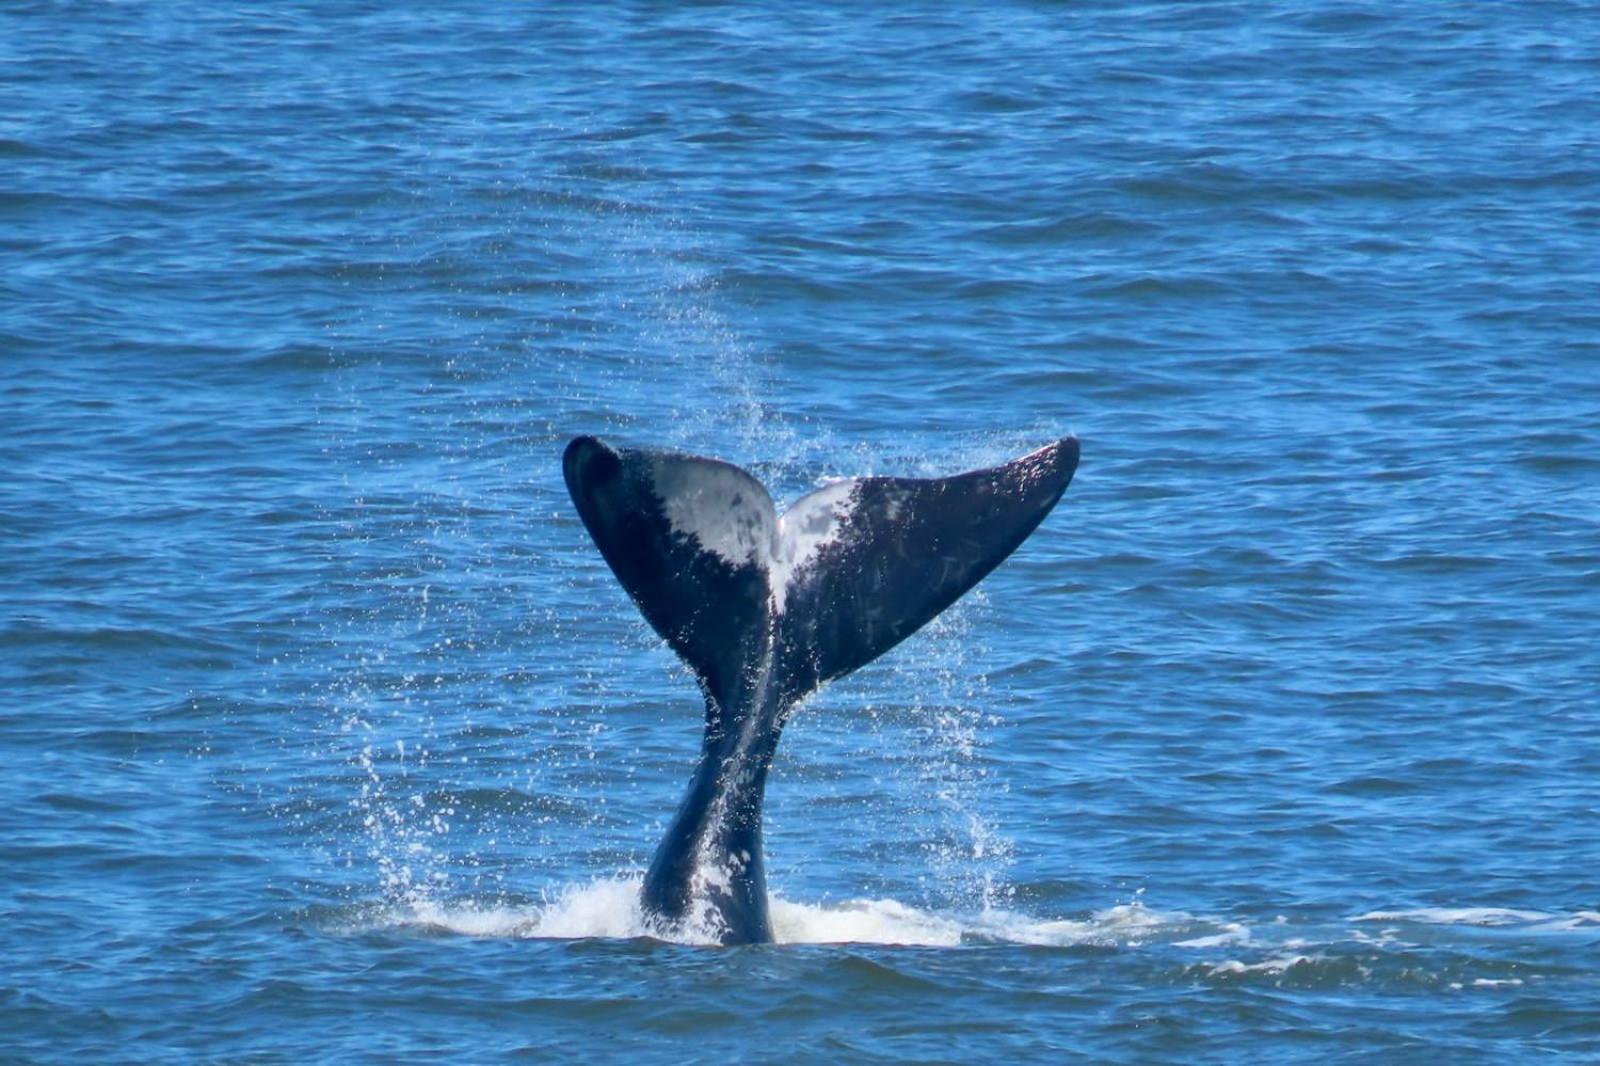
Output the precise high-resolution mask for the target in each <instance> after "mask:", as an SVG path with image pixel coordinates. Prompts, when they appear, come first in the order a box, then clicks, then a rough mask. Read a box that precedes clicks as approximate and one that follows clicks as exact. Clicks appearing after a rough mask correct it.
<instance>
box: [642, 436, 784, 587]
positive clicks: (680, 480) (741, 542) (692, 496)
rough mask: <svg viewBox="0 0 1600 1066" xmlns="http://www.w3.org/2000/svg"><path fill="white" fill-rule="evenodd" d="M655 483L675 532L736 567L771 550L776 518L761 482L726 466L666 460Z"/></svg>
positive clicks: (657, 466)
mask: <svg viewBox="0 0 1600 1066" xmlns="http://www.w3.org/2000/svg"><path fill="white" fill-rule="evenodd" d="M650 473H651V479H652V481H653V482H654V484H655V493H656V496H657V498H658V499H660V501H661V507H662V511H663V512H664V513H665V514H666V516H667V522H668V523H669V524H670V525H671V526H672V532H673V533H675V534H677V535H678V536H680V537H684V538H690V539H693V540H694V541H695V542H696V543H697V544H699V546H700V548H701V550H703V551H708V552H711V553H712V554H713V555H716V556H717V557H718V558H720V559H722V560H723V561H724V562H727V563H729V564H730V565H733V566H748V565H750V564H751V563H752V562H760V561H762V560H763V559H765V557H766V556H767V555H768V554H769V553H770V552H771V550H772V548H771V546H772V543H773V537H774V535H775V532H776V526H777V518H776V516H775V514H774V512H773V508H772V497H771V496H768V495H767V490H766V489H765V488H763V487H762V486H761V482H759V481H757V480H756V479H755V478H753V477H751V476H750V475H749V474H747V473H745V472H744V471H743V470H740V469H739V468H738V467H736V466H730V465H728V464H727V463H718V462H712V461H710V460H706V459H681V458H678V457H676V456H665V457H659V458H657V459H655V460H654V461H653V462H652V464H651V471H650Z"/></svg>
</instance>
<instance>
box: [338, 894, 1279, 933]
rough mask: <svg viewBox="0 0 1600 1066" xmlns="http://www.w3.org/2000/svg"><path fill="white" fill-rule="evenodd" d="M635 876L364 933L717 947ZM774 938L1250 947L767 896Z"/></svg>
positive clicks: (415, 917) (427, 906)
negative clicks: (657, 911)
mask: <svg viewBox="0 0 1600 1066" xmlns="http://www.w3.org/2000/svg"><path fill="white" fill-rule="evenodd" d="M639 887H640V880H639V878H637V877H610V878H599V879H596V880H594V881H591V882H589V883H587V884H572V885H566V886H564V887H562V888H560V889H559V890H556V891H554V892H552V893H551V894H550V895H549V896H548V898H547V899H545V900H544V901H542V902H539V903H530V904H501V903H491V904H483V903H476V902H473V901H470V900H469V901H452V902H445V901H440V900H436V899H432V898H429V897H426V896H423V895H415V896H411V897H408V898H405V899H403V900H399V901H396V902H394V903H391V904H389V905H388V906H385V907H382V908H380V909H378V910H376V911H372V910H367V911H365V912H363V916H362V918H361V919H360V920H358V921H356V922H354V923H352V925H353V926H356V927H359V928H360V929H362V930H370V929H373V928H420V929H427V930H431V931H438V932H443V933H452V934H456V935H459V936H478V937H516V938H527V939H551V940H578V939H590V938H609V939H633V938H638V937H650V938H654V939H657V940H665V941H670V942H673V943H679V944H689V945H703V946H709V945H715V944H717V943H718V938H717V935H716V929H715V926H714V925H713V924H712V923H711V922H709V921H704V920H699V921H697V920H690V921H688V922H684V923H681V924H675V925H671V926H665V925H663V924H662V923H660V922H659V921H657V920H655V919H653V918H651V917H650V916H649V915H647V914H646V913H645V912H644V910H643V909H642V908H641V907H640V905H639ZM771 906H772V927H773V939H774V940H775V941H776V942H777V943H779V944H880V945H886V946H904V947H957V946H960V945H962V944H983V943H989V944H1025V945H1037V946H1048V947H1077V946H1092V947H1132V946H1139V945H1142V944H1149V943H1166V944H1173V945H1176V946H1180V947H1182V946H1191V947H1192V946H1202V945H1206V946H1209V945H1215V944H1223V943H1232V944H1238V943H1246V942H1248V941H1249V938H1250V933H1249V930H1248V929H1246V928H1245V927H1243V926H1241V925H1239V924H1237V923H1232V922H1224V921H1215V920H1209V919H1204V918H1197V917H1195V916H1194V915H1191V914H1187V913H1184V912H1182V911H1170V912H1163V911H1157V910H1154V909H1152V908H1150V907H1147V906H1145V905H1144V904H1143V903H1142V902H1140V901H1137V900H1136V901H1134V902H1132V903H1122V904H1117V905H1115V906H1112V907H1108V908H1106V909H1104V910H1100V911H1096V912H1094V913H1093V914H1091V915H1089V916H1088V917H1087V918H1083V919H1056V920H1043V921H1041V920H1039V919H1037V918H1033V917H1030V916H1028V915H1024V914H1020V913H1018V912H1015V911H1009V910H994V909H989V910H983V911H980V912H977V913H974V914H953V913H937V912H934V911H930V910H924V909H921V908H918V907H914V906H911V905H910V904H906V903H902V902H900V901H898V900H894V899H851V900H845V901H842V902H839V903H800V902H796V901H794V900H788V899H784V898H783V897H781V896H775V897H773V899H772V903H771Z"/></svg>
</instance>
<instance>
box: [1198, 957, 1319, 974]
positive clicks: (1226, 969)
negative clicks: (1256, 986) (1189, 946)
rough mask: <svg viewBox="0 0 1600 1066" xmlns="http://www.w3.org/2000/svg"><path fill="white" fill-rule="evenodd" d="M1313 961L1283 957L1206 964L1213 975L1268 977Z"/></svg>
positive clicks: (1230, 960) (1308, 958)
mask: <svg viewBox="0 0 1600 1066" xmlns="http://www.w3.org/2000/svg"><path fill="white" fill-rule="evenodd" d="M1312 961H1313V959H1312V957H1311V956H1310V955H1283V956H1280V957H1279V958H1276V959H1266V960H1264V961H1262V962H1240V961H1239V960H1238V959H1226V960H1224V961H1222V962H1216V963H1207V964H1206V967H1207V969H1208V970H1209V971H1210V972H1211V973H1213V974H1223V973H1225V974H1240V975H1242V974H1251V973H1260V974H1268V975H1270V976H1274V977H1275V976H1279V975H1281V974H1285V973H1288V972H1289V971H1290V970H1291V969H1293V968H1294V967H1296V966H1303V965H1306V964H1308V963H1310V962H1312Z"/></svg>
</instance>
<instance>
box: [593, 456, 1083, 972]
mask: <svg viewBox="0 0 1600 1066" xmlns="http://www.w3.org/2000/svg"><path fill="white" fill-rule="evenodd" d="M1077 464H1078V442H1077V441H1076V440H1075V439H1073V438H1071V437H1067V438H1064V439H1062V440H1059V441H1056V442H1055V443H1053V444H1049V445H1047V446H1045V447H1043V448H1040V449H1039V450H1038V451H1036V452H1033V453H1031V454H1029V455H1025V456H1023V457H1022V458H1020V459H1017V460H1014V461H1012V462H1010V463H1007V464H1005V465H1003V466H997V467H993V468H991V469H986V470H975V471H971V472H969V473H965V474H958V475H956V476H954V477H945V478H888V477H868V478H857V479H852V480H847V481H839V482H835V483H833V484H830V485H826V486H824V487H823V488H820V489H818V490H816V491H815V492H812V493H810V494H809V495H807V496H804V497H802V498H801V499H799V500H797V501H796V502H795V503H794V504H793V505H791V506H790V507H789V509H788V510H787V511H785V512H783V513H782V514H779V513H778V511H777V508H776V507H775V506H774V505H773V502H772V497H771V496H770V495H768V493H767V490H766V489H765V488H764V487H762V485H761V483H760V482H759V481H757V480H756V479H755V478H753V477H751V476H750V475H749V474H748V473H746V472H745V471H743V470H741V469H739V468H738V467H736V466H732V465H730V464H728V463H724V462H720V461H718V460H715V459H705V458H701V457H699V456H691V455H680V454H676V453H670V452H656V451H643V450H635V449H619V448H612V447H611V446H609V445H607V444H604V443H602V442H601V441H599V440H596V439H595V438H593V437H579V438H577V439H575V440H574V441H572V443H571V444H569V445H568V446H567V451H566V455H565V458H564V461H563V466H564V473H565V475H566V481H567V488H568V490H569V491H570V492H571V494H572V499H573V502H574V503H575V504H576V505H577V508H578V514H579V516H580V517H581V518H582V519H583V524H584V526H585V527H586V528H587V529H588V530H589V534H590V535H591V536H592V537H593V538H594V542H595V544H596V545H597V546H598V547H599V548H600V553H601V554H602V555H603V556H604V557H605V560H606V562H607V563H609V564H610V566H611V569H612V571H613V572H614V573H615V574H616V576H617V579H618V580H619V581H620V582H621V583H622V587H623V588H624V589H626V590H627V592H628V595H629V596H631V597H632V598H633V601H634V603H635V604H637V605H638V607H639V610H640V611H641V612H642V613H643V614H644V617H645V619H646V620H648V621H649V623H650V625H651V626H652V627H654V629H655V631H656V632H657V633H659V634H660V635H661V636H662V638H663V639H665V640H666V642H667V643H668V644H669V645H670V646H671V647H672V649H673V650H674V651H676V652H677V653H678V655H679V656H680V657H681V658H682V659H683V661H684V662H685V663H687V664H688V665H689V667H690V668H691V669H692V670H693V671H694V673H695V676H696V678H697V679H698V680H699V683H700V687H701V690H702V692H703V693H704V695H705V702H706V728H705V734H704V739H703V741H702V745H701V756H700V761H699V763H698V764H697V765H696V768H695V773H694V776H693V779H692V780H691V782H690V786H689V791H688V794H687V795H686V796H685V798H684V801H683V804H682V805H681V806H680V808H679V810H678V813H677V815H676V817H675V818H674V820H673V822H672V824H671V825H670V826H669V828H668V830H667V834H666V837H665V838H664V839H663V841H662V842H661V845H660V847H658V848H657V850H656V854H655V857H654V859H653V860H652V861H651V865H650V869H649V871H648V872H647V873H646V875H645V883H644V901H645V905H646V907H647V909H648V910H650V911H651V912H652V913H654V914H656V915H658V916H661V917H664V918H667V919H669V920H674V921H676V920H680V919H683V918H684V917H686V916H687V914H688V913H689V909H690V907H691V904H692V903H693V902H694V900H695V899H696V898H699V899H703V900H705V901H706V902H708V903H709V904H710V906H711V908H712V910H713V911H714V913H715V916H716V918H717V920H718V923H719V925H720V928H721V934H720V935H721V938H722V939H723V941H724V942H725V943H732V942H744V941H754V940H768V939H771V927H770V922H769V919H768V914H767V898H766V876H765V873H764V871H763V865H762V852H761V803H762V794H763V791H764V789H765V783H766V773H767V768H768V766H769V765H770V763H771V760H772V754H773V752H774V750H775V749H776V746H777V741H778V735H779V733H780V732H781V731H782V728H783V724H784V721H785V719H786V717H787V714H788V711H789V709H790V708H791V707H792V706H793V705H794V704H795V703H796V702H797V701H799V700H800V699H802V698H804V697H805V696H806V695H807V694H808V693H810V692H812V691H813V690H815V689H816V688H817V687H818V686H819V685H821V684H823V683H824V682H827V681H829V680H831V679H833V678H836V677H840V676H842V675H844V674H847V673H849V672H850V671H852V670H854V669H856V668H857V667H860V666H863V665H865V664H866V663H869V662H871V661H872V660H873V659H875V658H877V657H878V656H879V655H882V654H883V653H884V652H886V651H888V650H889V649H890V648H892V647H894V646H895V645H896V644H898V643H900V641H902V640H904V639H905V638H906V637H908V636H910V635H911V634H912V633H915V632H916V631H917V630H918V629H920V628H921V627H922V626H923V625H924V624H925V623H927V622H928V621H929V620H931V619H932V618H933V617H934V616H935V615H937V614H938V613H939V612H940V611H942V610H944V609H945V608H946V607H948V606H949V605H950V604H951V603H953V602H955V600H956V599H957V598H959V597H960V596H961V594H962V593H964V592H966V591H967V590H968V589H970V588H971V587H972V586H973V585H975V584H977V583H978V581H980V580H981V579H982V578H983V577H984V575H986V574H988V573H989V571H991V570H993V569H994V568H995V567H996V566H998V565H999V564H1000V563H1001V562H1002V561H1003V560H1004V559H1005V558H1006V557H1007V556H1008V555H1010V554H1011V552H1012V551H1013V550H1014V549H1015V548H1016V547H1017V545H1019V544H1021V543H1022V541H1023V540H1024V539H1025V538H1026V537H1027V536H1028V534H1029V533H1031V532H1032V531H1033V529H1034V528H1035V527H1036V526H1037V525H1038V524H1039V522H1040V521H1041V520H1043V518H1044V516H1045V515H1046V514H1048V513H1049V512H1050V509H1051V508H1052V507H1054V506H1055V503H1056V501H1057V500H1058V499H1060V498H1061V494H1062V493H1063V492H1064V491H1066V488H1067V484H1068V482H1070V481H1071V480H1072V474H1073V471H1074V470H1075V469H1076V468H1077Z"/></svg>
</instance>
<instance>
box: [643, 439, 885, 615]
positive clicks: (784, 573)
mask: <svg viewBox="0 0 1600 1066" xmlns="http://www.w3.org/2000/svg"><path fill="white" fill-rule="evenodd" d="M650 476H651V480H652V482H653V483H654V487H655V494H656V498H657V499H658V500H659V501H660V503H661V510H662V513H663V514H664V515H666V518H667V523H668V524H669V525H670V526H671V527H672V532H673V534H674V535H675V536H677V537H681V538H683V539H684V540H687V541H692V542H693V543H694V544H695V545H696V546H697V547H699V549H700V550H701V551H707V552H710V553H711V554H713V555H715V556H716V557H717V558H719V559H721V560H722V561H723V562H725V563H727V564H728V565H730V566H734V567H745V566H752V565H754V566H757V567H759V568H761V570H762V571H763V572H764V573H765V574H766V577H767V588H768V593H769V595H770V597H771V602H772V613H773V614H775V615H776V614H782V613H783V608H784V603H785V601H786V600H787V599H788V593H789V589H791V588H792V587H793V586H794V582H795V581H796V580H797V579H799V578H800V577H801V576H802V575H803V574H804V573H805V572H806V570H807V569H808V568H809V567H810V566H811V565H812V564H813V563H814V562H815V561H816V558H817V556H818V554H820V553H821V551H822V550H823V549H824V548H826V547H827V546H828V545H829V544H832V543H834V542H835V541H836V540H838V538H839V535H840V534H841V533H842V532H843V530H844V527H845V523H846V520H847V519H848V518H849V515H850V512H851V510H852V509H853V508H854V506H855V504H856V502H857V500H858V490H859V487H860V482H859V481H855V480H846V481H835V482H833V483H832V484H830V485H824V486H823V487H822V488H820V489H817V490H816V491H815V492H812V493H809V494H807V495H805V496H802V497H801V498H800V499H798V500H796V501H795V503H794V505H793V506H792V507H790V508H789V509H788V510H787V511H785V512H784V514H783V516H782V517H781V518H780V517H778V514H777V510H776V508H775V507H774V506H773V503H772V497H771V496H770V495H768V493H767V490H766V489H765V488H764V487H763V486H762V485H761V483H760V482H759V481H757V480H756V479H755V478H753V477H751V476H750V475H749V474H747V473H745V472H744V471H743V470H740V469H739V468H738V467H736V466H730V465H728V464H726V463H719V462H715V461H712V460H707V459H691V458H682V457H679V456H661V457H657V458H656V459H654V460H653V461H652V464H651V469H650ZM893 507H894V505H893V504H891V512H890V517H891V518H893V517H894V511H893Z"/></svg>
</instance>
